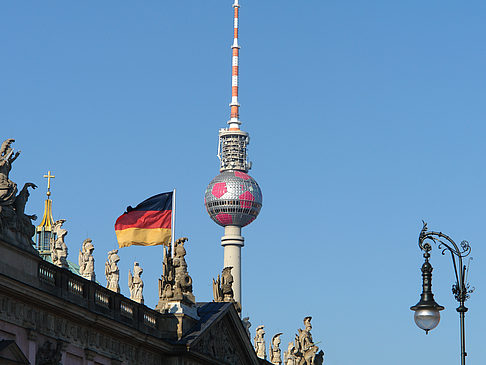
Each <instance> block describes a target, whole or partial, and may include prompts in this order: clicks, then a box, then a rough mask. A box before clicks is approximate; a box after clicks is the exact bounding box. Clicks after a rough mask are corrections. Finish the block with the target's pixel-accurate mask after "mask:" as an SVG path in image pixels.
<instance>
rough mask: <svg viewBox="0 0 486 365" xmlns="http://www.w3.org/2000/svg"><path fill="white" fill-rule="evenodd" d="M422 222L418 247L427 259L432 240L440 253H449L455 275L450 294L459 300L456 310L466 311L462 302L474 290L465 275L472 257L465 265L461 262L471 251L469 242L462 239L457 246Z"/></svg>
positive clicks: (444, 235) (447, 237)
mask: <svg viewBox="0 0 486 365" xmlns="http://www.w3.org/2000/svg"><path fill="white" fill-rule="evenodd" d="M422 223H423V227H422V230H421V231H420V235H419V240H418V244H419V247H420V249H421V250H422V251H424V257H425V258H426V260H427V261H428V258H429V257H430V253H429V252H430V251H431V250H432V244H431V243H432V242H433V243H434V244H436V245H437V248H438V249H439V250H441V251H442V255H445V254H446V252H449V253H450V254H451V259H452V265H453V267H454V274H455V276H456V282H455V283H454V284H453V285H452V294H453V295H454V298H455V299H456V300H457V302H459V307H458V308H457V309H456V310H457V311H458V312H467V308H466V307H465V306H464V302H465V301H466V300H467V299H469V297H470V294H471V293H472V292H473V291H474V287H471V286H470V285H469V283H468V282H467V275H468V272H469V265H470V263H471V261H472V257H469V259H468V261H467V265H464V264H463V258H465V257H467V256H469V254H470V253H471V246H470V245H469V242H467V241H462V242H461V243H460V248H459V246H458V245H457V244H456V243H455V242H454V241H453V240H452V238H450V237H449V236H447V235H446V234H444V233H442V232H434V231H429V230H428V229H427V223H425V222H424V221H422Z"/></svg>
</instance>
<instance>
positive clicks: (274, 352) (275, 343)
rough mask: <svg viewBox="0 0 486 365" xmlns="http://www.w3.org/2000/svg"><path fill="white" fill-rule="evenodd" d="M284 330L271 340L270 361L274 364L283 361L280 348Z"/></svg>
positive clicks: (278, 364) (276, 364) (277, 364)
mask: <svg viewBox="0 0 486 365" xmlns="http://www.w3.org/2000/svg"><path fill="white" fill-rule="evenodd" d="M281 335H282V332H280V333H277V334H276V335H275V336H273V337H272V342H270V362H271V363H272V364H274V365H280V364H281V363H282V350H280V336H281Z"/></svg>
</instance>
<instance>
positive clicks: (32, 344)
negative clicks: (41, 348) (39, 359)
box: [27, 329, 37, 364]
mask: <svg viewBox="0 0 486 365" xmlns="http://www.w3.org/2000/svg"><path fill="white" fill-rule="evenodd" d="M27 340H28V343H29V353H28V355H27V358H28V359H29V361H30V363H31V364H35V355H36V353H37V343H36V341H37V333H36V332H35V331H34V330H33V329H28V330H27Z"/></svg>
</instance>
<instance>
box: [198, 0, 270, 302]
mask: <svg viewBox="0 0 486 365" xmlns="http://www.w3.org/2000/svg"><path fill="white" fill-rule="evenodd" d="M233 8H234V39H233V45H232V46H231V48H232V50H233V61H232V64H233V67H232V77H231V90H232V93H231V95H232V96H231V103H230V108H231V115H230V120H229V121H228V125H229V126H228V128H223V129H220V130H219V145H218V158H219V160H220V169H219V171H220V174H219V175H218V176H216V177H215V178H214V179H213V180H212V181H211V182H210V183H209V185H208V187H207V189H206V194H205V198H204V204H205V205H206V209H207V211H208V213H209V216H210V217H211V219H212V220H213V221H215V222H216V223H217V224H219V225H220V226H223V227H224V236H223V237H221V245H222V246H223V247H224V267H228V266H231V267H232V268H233V269H232V270H231V273H232V275H233V279H234V281H233V292H234V298H235V300H236V301H237V302H238V303H239V304H240V305H241V248H242V247H243V246H244V241H245V239H244V238H243V237H242V236H241V228H242V227H244V226H246V225H248V224H250V223H251V222H253V221H254V220H255V218H256V217H257V216H258V213H260V209H261V207H262V201H263V197H262V191H261V190H260V187H259V186H258V184H257V182H256V181H255V180H254V179H253V178H252V177H251V176H250V175H248V170H250V168H251V162H248V161H247V156H246V146H247V145H248V144H249V142H250V138H249V135H248V133H246V132H244V131H242V130H241V129H240V125H241V121H240V112H239V110H240V104H239V102H238V71H239V53H240V45H239V44H238V27H239V22H238V16H239V9H240V5H239V0H234V4H233Z"/></svg>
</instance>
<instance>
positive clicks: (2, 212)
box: [0, 138, 38, 254]
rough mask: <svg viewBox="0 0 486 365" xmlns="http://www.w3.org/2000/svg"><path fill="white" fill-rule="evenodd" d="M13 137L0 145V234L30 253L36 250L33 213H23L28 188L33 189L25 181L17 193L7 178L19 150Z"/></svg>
mask: <svg viewBox="0 0 486 365" xmlns="http://www.w3.org/2000/svg"><path fill="white" fill-rule="evenodd" d="M13 142H15V140H14V139H11V138H9V139H7V140H5V141H4V142H3V143H2V144H1V146H0V236H1V237H2V238H3V239H5V240H6V241H8V242H10V243H12V244H14V245H16V246H18V247H20V248H22V249H24V250H27V251H30V252H32V253H35V254H38V252H37V251H36V250H35V249H34V248H33V247H32V245H34V242H33V241H32V237H33V236H34V234H35V227H34V225H33V224H32V220H35V219H37V216H36V215H35V214H33V215H27V214H25V205H26V204H27V200H28V199H29V195H30V193H29V188H32V189H35V188H37V186H36V185H35V184H33V183H26V184H25V185H24V187H23V189H22V190H21V191H20V193H19V194H18V195H16V194H17V184H16V183H14V182H13V181H11V180H10V179H9V174H10V170H11V169H12V164H13V162H14V161H15V160H16V159H17V158H18V157H19V155H20V151H18V152H15V153H14V151H13V148H12V146H11V145H12V143H13Z"/></svg>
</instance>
